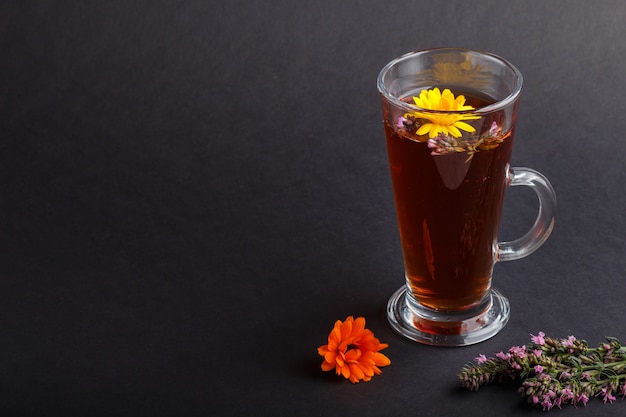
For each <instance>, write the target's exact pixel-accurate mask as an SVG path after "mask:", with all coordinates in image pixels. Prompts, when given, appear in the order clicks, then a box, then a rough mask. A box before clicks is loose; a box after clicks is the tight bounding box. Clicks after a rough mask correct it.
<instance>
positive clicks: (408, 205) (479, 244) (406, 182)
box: [385, 90, 514, 311]
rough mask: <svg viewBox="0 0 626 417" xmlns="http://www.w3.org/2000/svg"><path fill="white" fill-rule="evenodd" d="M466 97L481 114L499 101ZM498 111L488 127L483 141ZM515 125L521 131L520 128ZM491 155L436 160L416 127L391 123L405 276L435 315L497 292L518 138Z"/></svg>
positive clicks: (485, 152)
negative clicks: (499, 247) (499, 248)
mask: <svg viewBox="0 0 626 417" xmlns="http://www.w3.org/2000/svg"><path fill="white" fill-rule="evenodd" d="M453 92H454V93H455V94H463V95H465V97H466V99H467V104H470V105H472V106H473V107H474V108H480V107H484V106H486V105H488V104H491V103H493V102H494V100H489V99H488V98H485V97H480V96H478V95H476V94H472V93H469V94H468V93H467V92H460V91H454V90H453ZM501 116H502V115H500V114H498V113H496V114H493V115H489V116H487V117H486V118H485V120H484V121H483V123H482V131H478V132H476V133H478V134H479V135H480V134H482V133H484V132H486V131H488V130H489V128H490V126H491V124H492V122H493V121H496V122H497V123H499V120H498V119H499V117H501ZM510 125H513V126H514V123H511V124H510ZM504 133H505V134H507V135H506V138H505V139H504V140H503V141H502V142H501V143H499V144H498V145H497V146H495V147H493V148H492V149H485V150H480V151H478V152H476V153H474V154H473V155H472V156H471V158H470V157H469V156H470V155H469V154H468V153H467V152H454V153H451V154H446V155H432V154H431V151H432V150H431V149H430V148H429V147H428V144H427V143H426V142H424V141H423V140H424V138H423V137H422V138H421V140H422V141H420V140H418V137H416V135H415V129H414V130H411V129H401V128H397V127H396V126H392V125H390V124H389V123H387V122H386V123H385V134H386V138H387V149H388V155H389V163H390V167H391V177H392V182H393V190H394V196H395V204H396V211H397V216H398V224H399V230H400V239H401V243H402V252H403V257H404V264H405V271H406V278H407V281H408V284H409V286H410V288H411V290H412V292H413V295H414V297H415V298H416V300H417V301H418V302H420V303H421V304H422V305H423V306H426V307H429V308H431V309H435V310H443V311H446V310H450V311H451V310H460V309H465V308H471V307H472V306H475V305H477V304H478V303H480V302H481V300H482V299H483V297H484V296H485V295H486V294H487V292H488V290H489V288H490V286H491V274H492V270H493V266H494V263H495V261H496V259H495V256H496V252H495V245H496V242H497V235H498V227H499V223H500V213H501V207H502V203H503V200H504V192H505V189H506V178H507V169H508V166H509V161H510V158H511V151H512V147H513V133H514V132H504Z"/></svg>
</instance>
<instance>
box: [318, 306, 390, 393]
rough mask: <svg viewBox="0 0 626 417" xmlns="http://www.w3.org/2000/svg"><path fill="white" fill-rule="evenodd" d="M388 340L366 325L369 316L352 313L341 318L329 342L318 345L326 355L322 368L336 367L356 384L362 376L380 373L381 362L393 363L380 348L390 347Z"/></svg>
mask: <svg viewBox="0 0 626 417" xmlns="http://www.w3.org/2000/svg"><path fill="white" fill-rule="evenodd" d="M388 346H389V345H387V344H386V343H380V341H379V340H378V339H377V338H375V337H374V333H373V332H372V331H371V330H368V329H366V328H365V318H363V317H357V318H356V320H355V319H354V317H352V316H349V317H347V318H346V320H345V321H343V322H342V321H341V320H337V321H336V322H335V327H333V330H332V331H331V332H330V334H329V335H328V344H327V345H324V346H320V347H319V348H317V353H319V354H320V355H321V356H323V357H324V362H322V370H324V371H331V370H333V369H334V370H335V373H336V374H337V375H343V377H344V378H346V379H349V380H350V381H351V382H352V383H353V384H356V383H358V382H359V381H360V380H363V381H369V380H370V379H372V377H373V376H374V375H380V374H381V372H382V371H381V370H380V368H379V366H387V365H389V364H390V363H391V361H390V360H389V358H388V357H386V356H385V355H383V354H382V353H380V352H379V350H382V349H385V348H386V347H388Z"/></svg>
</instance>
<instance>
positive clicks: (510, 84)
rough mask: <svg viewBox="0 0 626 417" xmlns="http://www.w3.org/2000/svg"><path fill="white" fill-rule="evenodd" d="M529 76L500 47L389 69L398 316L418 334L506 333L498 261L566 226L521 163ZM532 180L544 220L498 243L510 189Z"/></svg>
mask: <svg viewBox="0 0 626 417" xmlns="http://www.w3.org/2000/svg"><path fill="white" fill-rule="evenodd" d="M522 80H523V79H522V74H521V73H520V72H519V71H518V70H517V69H516V68H515V67H514V66H513V65H511V64H510V63H509V62H507V61H506V60H504V59H502V58H500V57H498V56H495V55H493V54H490V53H486V52H481V51H474V50H467V49H456V48H440V49H429V50H424V51H417V52H412V53H409V54H406V55H404V56H401V57H399V58H397V59H395V60H393V61H391V62H390V63H389V64H387V65H386V66H385V67H384V68H383V69H382V70H381V72H380V74H379V76H378V90H379V93H380V97H381V102H382V111H383V123H384V128H385V135H386V139H387V151H388V156H389V165H390V171H391V178H392V183H393V189H394V197H395V204H396V213H397V217H398V227H399V231H400V240H401V244H402V254H403V259H404V267H405V278H406V283H405V285H403V286H402V287H401V288H400V289H399V290H398V291H397V292H396V293H394V294H393V296H392V297H391V298H390V300H389V303H388V305H387V316H388V319H389V322H390V323H391V325H392V327H393V328H394V329H395V330H396V331H398V332H399V333H400V334H402V335H404V336H406V337H408V338H410V339H413V340H416V341H418V342H422V343H426V344H431V345H440V346H464V345H469V344H474V343H478V342H481V341H483V340H486V339H488V338H490V337H492V336H494V335H495V334H496V333H498V332H499V331H500V330H501V329H502V328H503V327H504V326H505V325H506V323H507V321H508V319H509V314H510V309H509V303H508V300H507V299H506V298H505V297H504V296H503V295H502V294H500V293H499V292H498V291H497V290H496V289H494V288H493V287H492V285H491V282H492V273H493V267H494V265H495V263H496V262H501V261H508V260H514V259H519V258H523V257H525V256H528V255H530V254H531V253H532V252H534V251H535V250H536V249H537V248H539V247H540V246H541V245H542V244H543V243H544V242H545V241H546V239H547V238H548V236H549V235H550V233H551V231H552V229H553V226H554V214H555V209H556V196H555V193H554V190H553V188H552V186H551V185H550V182H549V181H548V180H547V179H546V178H545V177H544V176H543V175H541V174H540V173H538V172H537V171H534V170H532V169H529V168H513V167H510V160H511V152H512V149H513V142H514V136H515V123H516V119H517V108H518V104H519V98H520V93H521V89H522ZM518 185H523V186H528V187H531V188H532V189H533V190H534V191H535V193H536V195H537V197H538V199H539V210H538V215H537V219H536V221H535V223H534V225H533V226H532V228H531V229H530V230H529V231H528V232H527V233H526V234H525V235H524V236H522V237H520V238H519V239H516V240H514V241H511V242H498V240H497V237H498V230H499V225H500V217H501V212H502V204H503V201H504V194H505V190H506V188H507V187H508V186H518Z"/></svg>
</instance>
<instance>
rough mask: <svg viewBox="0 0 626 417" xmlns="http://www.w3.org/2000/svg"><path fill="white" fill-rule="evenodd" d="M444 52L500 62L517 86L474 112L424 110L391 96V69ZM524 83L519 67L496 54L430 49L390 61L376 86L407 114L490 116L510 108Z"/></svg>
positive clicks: (460, 49)
mask: <svg viewBox="0 0 626 417" xmlns="http://www.w3.org/2000/svg"><path fill="white" fill-rule="evenodd" d="M443 51H450V52H452V51H457V52H470V53H473V54H477V55H484V56H487V57H489V58H491V59H494V60H496V61H498V62H500V63H501V64H503V66H504V67H506V68H508V69H509V70H510V71H511V72H512V73H513V74H514V76H515V78H516V83H515V86H514V88H513V90H512V91H511V93H510V94H508V95H507V96H506V97H504V98H503V99H501V100H497V101H496V102H495V103H492V104H490V105H488V106H485V107H480V108H478V109H473V110H432V109H424V108H421V107H419V106H417V105H415V104H410V103H407V102H405V101H402V100H400V99H399V98H398V97H396V96H394V95H393V94H391V93H390V92H389V90H387V88H386V86H385V84H384V82H383V78H384V77H385V75H386V74H387V73H388V72H389V70H390V69H391V68H393V67H394V66H396V65H397V64H399V63H401V62H403V61H406V60H408V59H410V58H412V57H414V56H417V55H422V54H427V53H432V52H443ZM523 82H524V77H523V76H522V73H521V72H520V71H519V70H518V69H517V67H515V65H513V64H511V63H510V62H509V61H507V60H506V59H504V58H502V57H501V56H498V55H496V54H493V53H491V52H486V51H481V50H478V49H469V48H429V49H421V50H416V51H411V52H407V53H405V54H403V55H400V56H399V57H397V58H394V59H393V60H391V61H389V62H388V63H387V64H386V65H385V66H384V67H383V68H382V69H381V70H380V73H379V74H378V78H377V81H376V85H377V87H378V91H379V93H380V94H382V95H383V96H384V97H385V98H386V99H387V100H389V101H391V102H392V103H393V104H395V105H396V106H398V107H401V108H405V109H406V110H407V112H415V111H419V112H423V113H436V114H479V115H480V114H488V113H491V112H494V111H498V110H501V109H502V108H504V107H506V106H508V105H509V104H511V103H513V102H514V101H515V100H517V99H518V98H519V96H520V94H521V92H522V85H523Z"/></svg>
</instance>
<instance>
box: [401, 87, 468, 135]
mask: <svg viewBox="0 0 626 417" xmlns="http://www.w3.org/2000/svg"><path fill="white" fill-rule="evenodd" d="M413 101H415V105H416V106H418V107H420V108H421V109H424V110H435V111H442V113H435V112H433V113H430V112H420V111H417V112H413V113H407V114H406V115H405V117H409V116H410V117H414V118H417V119H425V120H428V122H427V123H424V124H422V125H421V126H420V127H419V129H417V134H418V135H425V134H427V133H428V137H429V138H434V137H435V136H437V135H439V134H440V133H443V134H445V135H448V136H453V137H455V138H460V137H461V135H462V133H461V130H464V131H465V132H469V133H474V132H475V131H476V129H474V127H472V126H471V125H469V124H467V123H465V122H464V120H476V119H480V116H476V115H474V114H471V113H469V114H468V113H452V112H455V111H466V110H474V107H472V106H468V105H465V96H463V95H458V96H457V97H455V96H454V94H452V91H450V90H449V89H447V88H446V89H444V90H443V92H441V91H440V90H439V89H438V88H433V89H431V90H422V91H421V93H420V95H419V97H413ZM443 112H445V113H443Z"/></svg>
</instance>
